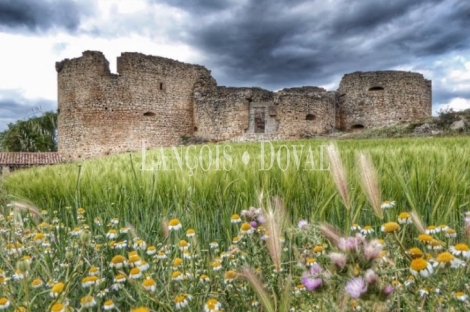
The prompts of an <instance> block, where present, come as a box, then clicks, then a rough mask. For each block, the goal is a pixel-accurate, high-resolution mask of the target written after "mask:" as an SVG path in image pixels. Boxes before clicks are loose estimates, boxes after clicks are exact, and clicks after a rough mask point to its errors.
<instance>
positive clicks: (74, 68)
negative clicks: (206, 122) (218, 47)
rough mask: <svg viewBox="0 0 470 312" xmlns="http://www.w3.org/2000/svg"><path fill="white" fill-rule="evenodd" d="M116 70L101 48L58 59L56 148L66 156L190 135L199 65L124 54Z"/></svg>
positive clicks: (101, 152)
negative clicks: (81, 54) (112, 70)
mask: <svg viewBox="0 0 470 312" xmlns="http://www.w3.org/2000/svg"><path fill="white" fill-rule="evenodd" d="M117 67H118V72H119V75H116V74H111V73H110V70H109V64H108V61H107V60H106V58H105V57H104V55H103V54H102V53H101V52H92V51H86V52H84V53H83V56H82V57H80V58H76V59H71V60H68V59H67V60H64V61H62V62H60V63H57V65H56V68H57V72H58V113H59V115H58V132H59V142H58V143H59V153H61V155H63V156H64V157H65V158H67V159H80V158H82V159H83V158H89V157H94V156H100V155H107V154H114V153H119V152H125V151H134V150H138V149H139V148H141V141H142V140H145V141H146V142H147V146H148V147H150V148H151V147H158V146H162V145H163V146H168V145H176V144H178V143H179V142H180V140H181V137H183V136H191V135H192V134H193V131H194V130H193V129H194V124H193V89H194V84H195V82H196V81H197V80H198V79H200V78H201V77H203V76H206V77H210V73H209V71H208V70H207V69H205V68H204V67H202V66H197V65H189V64H184V63H181V62H177V61H173V60H169V59H165V58H160V57H155V56H146V55H143V54H139V53H123V54H122V55H121V56H120V57H119V58H118V62H117Z"/></svg>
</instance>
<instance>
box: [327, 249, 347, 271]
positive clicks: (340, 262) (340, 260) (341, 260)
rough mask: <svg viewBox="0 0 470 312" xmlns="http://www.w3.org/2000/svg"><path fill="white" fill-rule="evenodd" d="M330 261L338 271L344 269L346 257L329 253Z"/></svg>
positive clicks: (336, 253)
mask: <svg viewBox="0 0 470 312" xmlns="http://www.w3.org/2000/svg"><path fill="white" fill-rule="evenodd" d="M330 260H331V263H333V264H334V265H335V266H336V267H338V268H339V269H344V267H345V266H346V261H347V257H346V255H344V254H342V253H339V252H332V253H330Z"/></svg>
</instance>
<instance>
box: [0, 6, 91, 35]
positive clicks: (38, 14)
mask: <svg viewBox="0 0 470 312" xmlns="http://www.w3.org/2000/svg"><path fill="white" fill-rule="evenodd" d="M90 13H91V11H90V2H89V1H81V2H77V1H72V0H41V1H38V0H2V1H1V2H0V31H25V30H26V31H47V30H49V29H52V28H64V29H66V30H67V31H71V32H73V31H75V30H77V29H78V27H79V25H80V20H81V18H82V16H83V15H86V14H90Z"/></svg>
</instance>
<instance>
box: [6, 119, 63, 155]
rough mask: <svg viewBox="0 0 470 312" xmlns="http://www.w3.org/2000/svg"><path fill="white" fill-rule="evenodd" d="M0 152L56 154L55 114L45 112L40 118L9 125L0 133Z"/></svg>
mask: <svg viewBox="0 0 470 312" xmlns="http://www.w3.org/2000/svg"><path fill="white" fill-rule="evenodd" d="M0 151H2V152H56V151H57V113H56V112H52V111H51V112H45V113H43V114H42V115H40V116H35V117H31V118H29V119H24V120H18V121H16V122H15V123H10V124H9V125H8V128H7V129H6V130H5V131H3V132H0Z"/></svg>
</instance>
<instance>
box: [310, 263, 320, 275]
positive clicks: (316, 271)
mask: <svg viewBox="0 0 470 312" xmlns="http://www.w3.org/2000/svg"><path fill="white" fill-rule="evenodd" d="M321 272H322V268H321V266H320V265H319V264H318V263H316V262H315V263H313V264H312V265H311V266H310V275H312V276H318V275H320V273H321Z"/></svg>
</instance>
